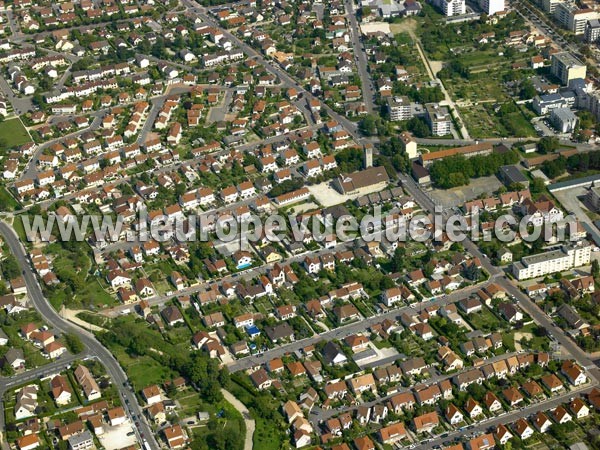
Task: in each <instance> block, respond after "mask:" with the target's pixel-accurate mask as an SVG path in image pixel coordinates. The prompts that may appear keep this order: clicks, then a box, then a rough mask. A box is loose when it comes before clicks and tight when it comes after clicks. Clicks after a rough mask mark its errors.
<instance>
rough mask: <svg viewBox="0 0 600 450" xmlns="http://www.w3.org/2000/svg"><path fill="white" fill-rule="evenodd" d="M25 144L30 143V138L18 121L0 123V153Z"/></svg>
mask: <svg viewBox="0 0 600 450" xmlns="http://www.w3.org/2000/svg"><path fill="white" fill-rule="evenodd" d="M27 142H31V138H30V137H29V134H28V133H27V130H26V129H25V127H24V126H23V124H22V123H21V121H20V120H19V119H11V120H5V121H3V122H0V152H3V151H5V150H8V149H9V148H13V147H16V146H18V145H22V144H26V143H27Z"/></svg>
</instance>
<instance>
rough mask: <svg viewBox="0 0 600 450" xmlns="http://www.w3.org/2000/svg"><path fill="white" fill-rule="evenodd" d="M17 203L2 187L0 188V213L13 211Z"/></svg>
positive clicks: (17, 206) (17, 205) (16, 207)
mask: <svg viewBox="0 0 600 450" xmlns="http://www.w3.org/2000/svg"><path fill="white" fill-rule="evenodd" d="M18 208H19V203H18V202H17V201H16V200H15V198H14V197H13V196H12V195H10V193H9V192H8V191H7V190H6V188H5V187H4V186H2V187H0V211H14V210H15V209H18Z"/></svg>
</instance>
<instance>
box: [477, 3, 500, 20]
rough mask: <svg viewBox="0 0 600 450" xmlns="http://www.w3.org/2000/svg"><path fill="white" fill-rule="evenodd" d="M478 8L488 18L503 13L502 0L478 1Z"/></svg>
mask: <svg viewBox="0 0 600 450" xmlns="http://www.w3.org/2000/svg"><path fill="white" fill-rule="evenodd" d="M479 7H480V8H481V10H482V11H483V12H484V13H486V14H487V15H488V16H493V15H494V14H496V13H497V12H500V11H504V0H479Z"/></svg>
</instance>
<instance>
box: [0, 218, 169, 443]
mask: <svg viewBox="0 0 600 450" xmlns="http://www.w3.org/2000/svg"><path fill="white" fill-rule="evenodd" d="M0 234H1V235H2V236H3V237H4V240H5V241H6V243H7V244H8V246H9V248H10V251H11V253H12V254H13V255H14V256H15V258H16V259H17V261H18V263H19V265H20V266H21V269H22V270H23V277H24V279H25V284H26V285H27V292H28V295H29V298H30V299H31V302H32V304H33V306H34V307H35V309H36V310H37V311H38V312H39V313H40V315H41V316H42V318H43V319H44V320H45V321H46V322H47V323H49V324H51V325H52V327H54V328H55V329H56V330H57V331H60V332H62V333H73V334H76V335H77V336H79V338H80V339H81V342H82V343H83V344H84V345H85V347H86V353H87V354H88V355H89V356H91V357H95V358H97V359H98V360H99V361H101V362H102V364H104V366H105V367H106V371H107V372H108V374H109V375H110V377H111V378H112V381H113V383H114V384H115V386H116V387H117V389H118V390H119V393H120V396H121V401H122V403H123V408H124V409H125V411H126V412H127V414H128V415H129V417H130V418H131V419H132V421H133V422H134V423H136V422H137V423H138V424H139V425H137V428H134V429H135V430H136V433H137V436H138V438H139V439H140V443H141V442H142V440H146V441H147V442H148V444H149V445H150V447H151V448H152V449H155V450H158V449H160V446H159V445H158V443H157V441H156V439H155V438H154V434H153V432H152V430H151V428H150V426H149V425H148V424H147V422H146V419H145V418H144V416H143V414H142V408H141V407H140V405H139V404H138V402H137V399H136V397H135V394H134V392H133V391H132V390H131V389H130V388H129V387H128V386H129V385H128V383H127V381H128V379H127V375H126V374H125V372H124V371H123V369H122V368H121V366H120V365H119V363H118V361H117V360H116V358H115V357H114V356H113V355H112V353H110V351H108V350H107V349H106V348H105V347H104V346H103V345H102V344H100V342H98V340H96V338H95V337H94V335H93V334H91V333H89V332H88V331H85V330H83V329H81V328H79V327H78V326H76V325H74V324H72V323H70V322H68V321H67V320H65V319H63V318H62V317H61V316H59V315H58V313H57V312H56V311H55V310H54V308H53V307H52V306H51V305H50V303H49V302H48V301H47V300H46V298H45V297H44V294H43V293H42V288H41V287H40V285H39V283H38V280H37V278H36V276H35V275H34V273H33V271H32V269H31V265H30V263H29V258H28V256H27V253H26V252H25V249H24V247H23V246H22V245H21V242H20V241H19V238H18V236H17V234H16V233H15V231H14V230H13V229H12V227H11V226H10V225H8V224H7V223H5V222H2V221H0ZM134 415H135V416H136V417H135V419H134V418H133V416H134Z"/></svg>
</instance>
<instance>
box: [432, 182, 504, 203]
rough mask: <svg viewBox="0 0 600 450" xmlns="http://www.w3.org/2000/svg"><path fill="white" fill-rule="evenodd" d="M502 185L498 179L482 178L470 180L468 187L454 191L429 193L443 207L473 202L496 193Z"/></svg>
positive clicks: (437, 190) (436, 190)
mask: <svg viewBox="0 0 600 450" xmlns="http://www.w3.org/2000/svg"><path fill="white" fill-rule="evenodd" d="M501 185H502V183H500V181H499V180H498V178H496V177H494V176H492V177H483V178H476V179H473V180H471V183H469V185H468V186H461V187H457V188H454V189H447V190H439V189H435V190H433V191H432V192H431V196H432V197H433V198H435V199H436V200H437V201H438V202H440V203H441V204H442V205H443V206H444V207H446V208H449V207H452V206H459V205H462V204H463V203H464V202H467V201H469V200H473V199H475V198H477V197H479V196H480V195H481V194H487V195H490V194H492V192H494V191H497V190H498V188H499V187H500V186H501Z"/></svg>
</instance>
